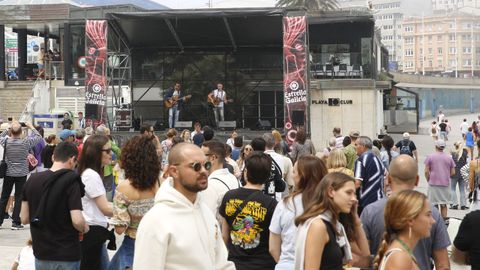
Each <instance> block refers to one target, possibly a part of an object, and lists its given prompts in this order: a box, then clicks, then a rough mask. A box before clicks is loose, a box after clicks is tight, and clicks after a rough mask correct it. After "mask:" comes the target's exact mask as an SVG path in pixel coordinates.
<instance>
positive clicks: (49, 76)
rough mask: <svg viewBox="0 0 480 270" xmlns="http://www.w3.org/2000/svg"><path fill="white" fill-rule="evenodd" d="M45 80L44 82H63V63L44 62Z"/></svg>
mask: <svg viewBox="0 0 480 270" xmlns="http://www.w3.org/2000/svg"><path fill="white" fill-rule="evenodd" d="M44 68H45V79H46V80H63V79H64V74H65V72H64V63H63V61H49V60H47V61H45V67H44Z"/></svg>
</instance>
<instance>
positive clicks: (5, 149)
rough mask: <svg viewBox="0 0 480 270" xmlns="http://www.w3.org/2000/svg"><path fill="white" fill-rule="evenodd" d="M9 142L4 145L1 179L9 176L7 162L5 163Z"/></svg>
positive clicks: (0, 164) (0, 169)
mask: <svg viewBox="0 0 480 270" xmlns="http://www.w3.org/2000/svg"><path fill="white" fill-rule="evenodd" d="M7 140H8V138H6V139H5V144H4V145H3V158H2V161H0V178H5V176H7V162H6V161H5V156H6V154H7Z"/></svg>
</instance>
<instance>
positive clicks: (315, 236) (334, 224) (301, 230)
mask: <svg viewBox="0 0 480 270" xmlns="http://www.w3.org/2000/svg"><path fill="white" fill-rule="evenodd" d="M315 194H316V195H315V197H314V199H313V202H312V204H310V206H309V207H308V208H307V209H305V211H304V212H303V214H302V215H300V216H299V217H297V218H296V219H295V225H297V226H298V232H297V240H296V241H297V244H296V248H295V269H298V270H303V269H343V265H345V264H347V263H350V262H351V261H352V259H353V256H352V250H351V247H350V243H349V241H348V239H347V233H346V231H345V228H344V227H343V225H342V224H341V223H340V221H339V215H340V214H341V213H345V214H348V213H350V212H351V211H357V209H356V207H357V205H358V201H357V199H356V196H355V179H354V178H353V177H350V176H348V175H346V174H344V173H336V172H335V173H329V174H327V175H326V176H325V177H324V178H323V179H322V181H320V184H318V185H317V188H316V190H315ZM354 216H356V217H357V219H356V220H354V221H353V224H354V226H355V230H357V231H359V232H361V231H363V229H362V227H361V225H362V224H361V222H360V219H359V218H358V215H354ZM363 236H364V237H365V235H364V233H363ZM364 244H366V245H367V246H366V248H367V249H368V243H367V242H366V238H365V239H364ZM362 247H363V245H362ZM364 248H365V247H364Z"/></svg>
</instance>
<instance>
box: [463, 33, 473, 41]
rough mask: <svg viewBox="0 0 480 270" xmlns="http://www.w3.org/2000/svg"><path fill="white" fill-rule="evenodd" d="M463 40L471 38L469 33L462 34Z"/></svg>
mask: <svg viewBox="0 0 480 270" xmlns="http://www.w3.org/2000/svg"><path fill="white" fill-rule="evenodd" d="M462 39H463V40H472V36H471V35H470V34H468V35H462Z"/></svg>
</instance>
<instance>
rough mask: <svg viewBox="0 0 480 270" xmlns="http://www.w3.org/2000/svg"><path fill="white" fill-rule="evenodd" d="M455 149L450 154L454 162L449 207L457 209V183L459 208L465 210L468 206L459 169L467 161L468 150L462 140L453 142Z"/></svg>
mask: <svg viewBox="0 0 480 270" xmlns="http://www.w3.org/2000/svg"><path fill="white" fill-rule="evenodd" d="M453 146H454V147H455V149H453V151H452V153H451V155H452V159H453V161H454V162H455V174H454V175H452V176H451V177H450V188H451V194H452V204H451V205H450V209H453V210H457V209H458V205H459V204H458V200H457V185H458V191H459V193H460V209H461V210H466V209H468V207H467V206H466V205H465V203H466V200H465V181H463V177H462V175H461V173H460V169H462V167H463V166H465V165H466V164H467V163H468V152H467V150H466V149H465V148H464V147H463V141H458V142H455V143H454V144H453Z"/></svg>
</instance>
